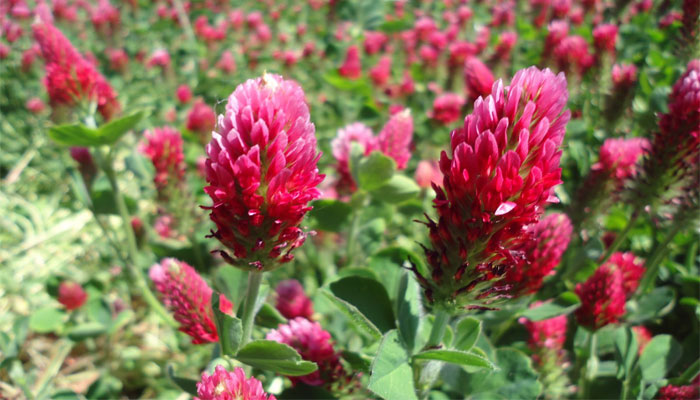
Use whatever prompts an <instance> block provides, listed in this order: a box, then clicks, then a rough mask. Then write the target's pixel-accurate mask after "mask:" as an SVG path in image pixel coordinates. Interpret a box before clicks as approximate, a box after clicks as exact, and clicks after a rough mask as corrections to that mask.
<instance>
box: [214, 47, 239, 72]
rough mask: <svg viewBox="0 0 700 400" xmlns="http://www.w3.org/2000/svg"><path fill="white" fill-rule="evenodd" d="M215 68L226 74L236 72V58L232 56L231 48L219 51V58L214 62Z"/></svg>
mask: <svg viewBox="0 0 700 400" xmlns="http://www.w3.org/2000/svg"><path fill="white" fill-rule="evenodd" d="M216 68H218V69H220V70H221V71H222V72H223V73H225V74H228V75H230V74H232V73H234V72H236V59H235V58H234V57H233V53H232V52H231V50H226V51H224V52H223V53H221V58H219V61H217V62H216Z"/></svg>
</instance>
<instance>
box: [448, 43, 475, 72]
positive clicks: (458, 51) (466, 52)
mask: <svg viewBox="0 0 700 400" xmlns="http://www.w3.org/2000/svg"><path fill="white" fill-rule="evenodd" d="M448 51H449V53H450V58H449V59H448V61H447V63H448V65H449V66H450V67H459V66H462V65H464V62H465V61H466V60H467V58H469V57H471V56H473V55H474V54H476V46H474V44H472V43H469V42H467V41H456V42H454V43H452V44H450V47H449V49H448Z"/></svg>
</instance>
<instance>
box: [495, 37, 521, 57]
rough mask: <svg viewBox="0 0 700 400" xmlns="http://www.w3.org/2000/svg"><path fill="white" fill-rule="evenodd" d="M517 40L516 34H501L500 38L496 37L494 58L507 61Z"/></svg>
mask: <svg viewBox="0 0 700 400" xmlns="http://www.w3.org/2000/svg"><path fill="white" fill-rule="evenodd" d="M517 40H518V34H517V33H515V32H503V33H501V36H499V37H498V43H496V48H495V49H494V58H495V59H496V60H500V61H503V60H508V59H509V58H510V53H511V51H512V50H513V47H515V42H516V41H517Z"/></svg>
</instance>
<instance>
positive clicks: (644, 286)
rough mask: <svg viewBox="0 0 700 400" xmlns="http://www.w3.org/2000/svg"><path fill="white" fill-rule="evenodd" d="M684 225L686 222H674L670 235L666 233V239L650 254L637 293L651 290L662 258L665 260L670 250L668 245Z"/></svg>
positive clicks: (640, 293)
mask: <svg viewBox="0 0 700 400" xmlns="http://www.w3.org/2000/svg"><path fill="white" fill-rule="evenodd" d="M684 225H685V224H683V223H676V224H674V226H673V228H672V229H671V232H669V233H668V235H666V238H664V241H663V242H661V243H659V244H658V245H657V246H656V247H655V248H654V251H652V253H651V255H649V258H647V262H646V271H645V272H644V276H643V277H642V280H641V282H639V289H637V295H642V294H644V293H648V292H649V290H650V289H651V287H652V285H653V284H654V280H655V279H656V276H657V275H658V273H659V268H660V267H661V260H663V258H664V255H665V254H666V252H667V250H668V245H669V244H670V243H671V241H673V238H675V237H676V235H677V234H678V232H680V231H681V230H682V229H683V226H684Z"/></svg>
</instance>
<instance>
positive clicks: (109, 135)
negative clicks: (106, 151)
mask: <svg viewBox="0 0 700 400" xmlns="http://www.w3.org/2000/svg"><path fill="white" fill-rule="evenodd" d="M145 116H146V111H143V110H141V111H137V112H135V113H132V114H130V115H127V116H125V117H121V118H118V119H113V120H111V121H109V122H107V123H106V124H103V125H102V126H100V128H99V129H98V131H97V134H98V136H99V137H100V139H101V140H102V141H103V142H102V143H100V144H112V143H114V142H116V141H117V140H119V139H120V138H121V137H122V136H124V134H125V133H127V132H129V131H130V130H131V129H133V128H134V127H135V126H136V124H138V123H139V121H141V119H143V117H145Z"/></svg>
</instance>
